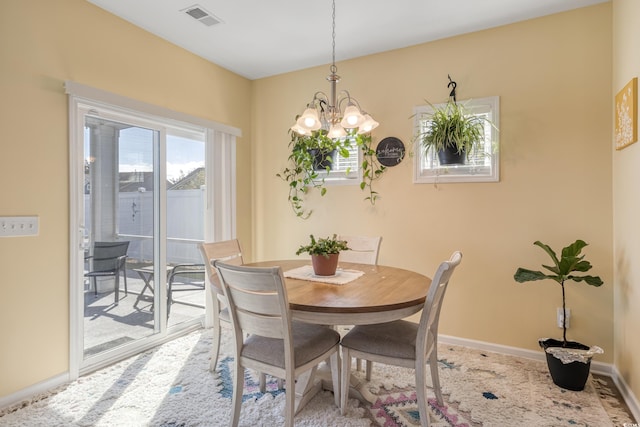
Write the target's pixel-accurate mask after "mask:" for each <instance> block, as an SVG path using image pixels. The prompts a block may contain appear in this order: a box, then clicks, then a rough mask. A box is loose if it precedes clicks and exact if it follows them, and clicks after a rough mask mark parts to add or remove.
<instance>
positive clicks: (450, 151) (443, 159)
mask: <svg viewBox="0 0 640 427" xmlns="http://www.w3.org/2000/svg"><path fill="white" fill-rule="evenodd" d="M466 159H467V153H466V151H465V150H462V151H460V152H458V149H457V148H456V147H452V146H446V147H444V148H443V149H442V150H440V151H438V161H439V162H440V165H464V164H465V161H466Z"/></svg>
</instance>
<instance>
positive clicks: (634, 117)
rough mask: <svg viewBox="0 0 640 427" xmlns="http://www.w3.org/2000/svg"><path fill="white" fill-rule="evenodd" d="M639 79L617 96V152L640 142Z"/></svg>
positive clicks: (632, 81)
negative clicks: (639, 134)
mask: <svg viewBox="0 0 640 427" xmlns="http://www.w3.org/2000/svg"><path fill="white" fill-rule="evenodd" d="M637 106H638V78H637V77H634V78H633V79H631V81H629V83H627V84H626V86H625V87H623V88H622V90H621V91H620V92H618V94H617V95H616V133H615V141H616V150H622V149H623V148H624V147H626V146H628V145H631V144H633V143H634V142H637V141H638V111H637V108H638V107H637Z"/></svg>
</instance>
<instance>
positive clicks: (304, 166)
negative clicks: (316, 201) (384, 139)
mask: <svg viewBox="0 0 640 427" xmlns="http://www.w3.org/2000/svg"><path fill="white" fill-rule="evenodd" d="M289 135H290V137H291V140H290V142H289V147H290V148H291V152H290V154H289V157H288V159H287V160H288V166H287V167H286V168H284V169H283V170H282V171H281V172H280V173H278V174H276V176H277V177H279V178H281V179H282V180H284V181H286V183H287V185H288V188H289V193H288V200H289V203H290V204H291V207H292V208H293V211H294V212H295V214H296V216H298V217H299V218H302V219H307V218H309V216H311V213H312V212H313V211H312V210H309V209H307V208H306V206H305V202H306V200H305V199H306V197H307V195H308V193H309V191H310V190H313V189H316V190H318V191H319V192H320V196H324V195H325V194H326V193H327V186H326V182H325V180H326V179H327V178H329V173H330V172H331V171H332V170H334V164H335V163H336V161H337V159H339V158H340V159H348V158H349V157H350V156H351V154H350V150H351V151H353V149H359V150H360V152H361V153H362V158H361V162H360V165H359V167H360V170H361V181H360V189H361V190H362V191H368V196H367V197H365V200H368V201H369V202H370V203H371V204H372V205H375V203H376V200H377V199H378V197H379V196H378V192H377V191H375V190H374V189H373V181H375V180H377V179H379V178H381V177H382V175H383V173H384V172H385V170H386V167H385V166H383V165H381V164H380V163H379V162H378V160H377V158H376V150H375V149H374V148H373V147H372V138H371V134H368V133H367V134H359V133H357V132H355V131H354V130H351V131H349V132H347V136H346V137H343V138H335V139H332V138H329V137H328V136H327V131H326V130H324V129H320V130H316V131H313V132H311V134H310V135H300V134H298V133H297V132H295V131H293V130H289ZM351 172H352V171H351V168H349V169H347V170H345V171H344V174H345V176H346V175H348V174H349V173H351Z"/></svg>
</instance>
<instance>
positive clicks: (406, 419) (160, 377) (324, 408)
mask: <svg viewBox="0 0 640 427" xmlns="http://www.w3.org/2000/svg"><path fill="white" fill-rule="evenodd" d="M229 337H230V330H228V329H227V330H226V331H223V344H222V354H221V357H220V359H219V362H218V367H217V370H216V372H215V373H212V372H209V370H208V367H209V352H210V350H209V349H210V348H211V331H197V332H194V333H191V334H189V335H187V336H184V337H181V338H178V339H176V340H174V341H171V342H169V343H166V344H164V345H162V346H160V347H158V348H156V349H153V350H150V351H147V352H145V353H142V354H140V355H137V356H135V357H132V358H130V359H127V360H125V361H122V362H119V363H117V364H115V365H113V366H110V367H108V368H105V369H102V370H100V371H97V372H95V373H93V374H90V375H87V376H85V377H82V378H80V379H78V380H77V381H74V382H73V383H70V384H68V385H65V386H63V387H60V388H58V389H57V390H54V391H52V392H50V393H47V394H46V395H42V396H37V397H35V398H33V399H32V400H30V401H25V402H22V403H21V404H19V405H16V406H14V407H12V408H5V409H4V410H0V425H2V426H3V427H13V426H16V427H17V426H19V427H25V426H26V427H31V426H47V427H48V426H109V427H111V426H134V427H135V426H154V427H155V426H160V427H188V426H226V425H228V422H229V414H230V410H231V395H232V391H233V390H232V385H231V384H232V383H231V371H232V369H233V358H232V357H231V345H230V342H229V341H230V338H229ZM438 350H439V355H438V359H439V371H440V380H441V383H442V387H443V389H442V391H443V394H444V396H443V397H444V405H443V406H438V405H437V403H436V401H435V396H434V395H433V393H430V394H429V395H428V401H429V407H430V411H429V412H430V413H429V417H430V422H431V423H430V424H431V426H433V427H449V426H456V427H457V426H469V427H475V426H487V427H491V426H496V427H497V426H500V427H503V426H509V427H511V426H523V427H525V426H526V427H530V426H536V427H539V426H554V427H555V426H571V427H574V426H598V427H600V426H622V425H624V423H632V422H633V420H632V419H631V418H630V416H629V415H628V413H627V412H625V411H624V410H623V409H622V404H621V402H620V401H618V400H617V398H616V397H615V395H614V393H612V392H611V390H608V389H607V385H606V383H604V382H602V383H601V382H600V381H598V380H594V379H590V380H589V383H588V384H587V388H586V389H585V390H584V391H583V392H572V391H566V390H562V389H560V388H558V387H557V386H555V385H554V384H553V383H552V382H551V379H550V378H549V375H548V372H547V368H546V364H545V363H544V362H540V361H535V360H530V359H524V358H516V357H511V356H506V355H502V354H497V353H489V352H482V351H478V350H472V349H469V348H465V347H458V346H447V345H440V346H439V347H438ZM356 375H360V376H362V375H363V373H362V372H356ZM245 380H246V384H245V388H244V391H243V405H242V412H241V419H240V425H241V426H251V427H257V426H277V425H282V424H283V423H284V418H283V410H284V393H283V391H282V390H279V389H278V387H277V383H276V381H275V380H271V381H270V382H269V384H268V386H267V392H266V393H260V391H259V389H258V385H257V378H256V377H255V375H254V374H252V373H250V372H247V373H246V376H245ZM367 386H368V388H369V390H370V391H371V392H372V393H373V394H374V395H376V396H377V398H378V399H377V401H376V402H375V403H374V404H373V405H363V404H361V403H360V402H359V401H357V400H355V399H351V400H349V404H348V407H347V411H346V414H345V415H342V414H341V413H340V410H339V409H338V408H336V406H335V405H334V401H333V394H332V393H331V392H322V393H319V394H318V395H317V396H315V397H314V398H313V399H312V400H311V401H310V402H309V403H308V404H307V406H305V408H304V409H303V410H302V411H301V412H300V413H299V414H297V415H296V419H295V424H296V426H329V427H333V426H351V427H360V426H363V427H364V426H370V425H374V426H385V427H396V426H415V425H419V424H420V420H419V414H418V407H417V404H416V398H415V382H414V378H413V370H409V369H402V368H395V367H389V366H385V365H380V364H374V367H373V378H372V381H371V382H370V383H369V384H367Z"/></svg>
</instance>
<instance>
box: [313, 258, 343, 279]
mask: <svg viewBox="0 0 640 427" xmlns="http://www.w3.org/2000/svg"><path fill="white" fill-rule="evenodd" d="M338 256H340V254H330V255H329V256H328V257H326V256H324V255H311V265H313V272H314V273H315V275H316V276H335V274H336V269H337V268H338Z"/></svg>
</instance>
